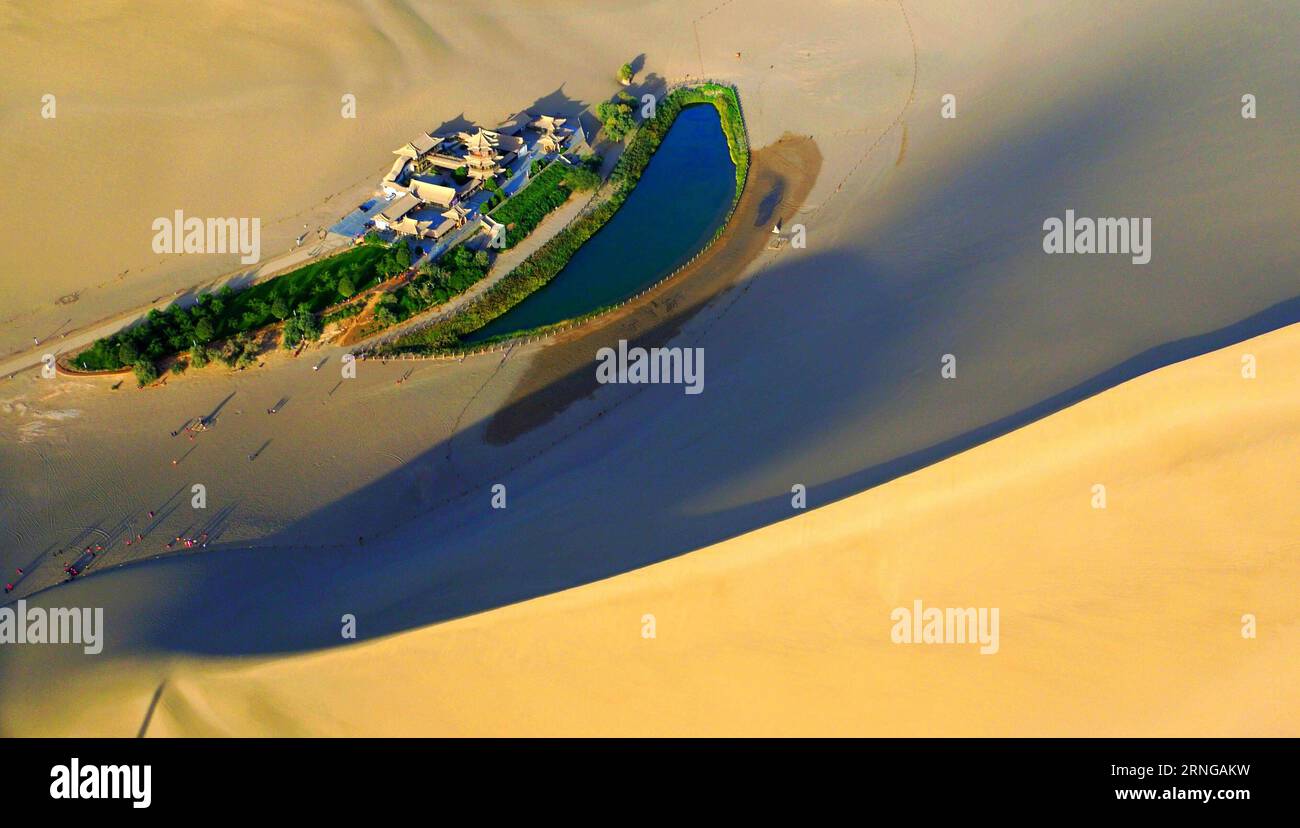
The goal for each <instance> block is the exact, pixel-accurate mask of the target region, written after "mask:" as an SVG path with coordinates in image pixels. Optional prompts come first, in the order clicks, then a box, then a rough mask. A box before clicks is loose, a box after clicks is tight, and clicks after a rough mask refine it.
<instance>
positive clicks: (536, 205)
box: [488, 161, 600, 247]
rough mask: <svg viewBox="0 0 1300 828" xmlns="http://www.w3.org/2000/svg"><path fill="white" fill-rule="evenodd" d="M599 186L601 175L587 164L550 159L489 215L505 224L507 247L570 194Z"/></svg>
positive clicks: (530, 230)
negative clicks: (574, 164)
mask: <svg viewBox="0 0 1300 828" xmlns="http://www.w3.org/2000/svg"><path fill="white" fill-rule="evenodd" d="M598 186H600V176H599V175H597V174H596V173H595V172H594V171H593V170H591V169H589V168H588V167H587V166H586V165H583V166H576V167H575V166H570V165H569V164H566V163H565V162H563V161H552V162H551V165H550V166H548V167H547V168H546V169H544V170H542V172H541V173H540V174H538V175H536V176H534V177H533V180H532V181H529V182H528V186H526V187H524V188H523V189H522V190H520V191H519V192H517V193H515V194H514V196H512V197H511V198H510V200H509V201H507V202H506V203H505V204H502V205H501V206H500V207H498V208H496V209H495V210H493V211H492V212H491V213H489V214H488V215H490V216H491V217H492V219H493V221H498V222H500V223H502V224H504V225H505V226H506V247H514V246H515V245H516V244H518V243H519V242H520V241H521V240H522V239H523V238H524V237H525V236H527V235H528V234H529V233H531V232H533V230H534V229H536V227H537V225H538V224H541V222H542V219H543V218H545V217H546V214H547V213H550V212H551V211H552V210H555V209H557V208H558V207H559V206H560V205H561V204H563V203H564V202H565V201H567V200H568V198H569V196H570V195H571V194H573V193H574V192H577V191H579V190H594V189H596V187H598Z"/></svg>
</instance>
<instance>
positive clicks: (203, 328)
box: [194, 300, 220, 345]
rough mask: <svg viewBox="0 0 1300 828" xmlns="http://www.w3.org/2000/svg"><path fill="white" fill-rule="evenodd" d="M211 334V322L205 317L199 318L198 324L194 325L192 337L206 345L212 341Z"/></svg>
mask: <svg viewBox="0 0 1300 828" xmlns="http://www.w3.org/2000/svg"><path fill="white" fill-rule="evenodd" d="M217 301H220V300H217ZM212 336H213V330H212V322H211V321H209V320H207V319H200V320H199V324H197V325H195V326H194V338H195V339H196V340H198V341H199V342H202V343H203V344H205V345H206V344H207V343H209V342H211V341H212Z"/></svg>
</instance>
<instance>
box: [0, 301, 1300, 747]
mask: <svg viewBox="0 0 1300 828" xmlns="http://www.w3.org/2000/svg"><path fill="white" fill-rule="evenodd" d="M1246 354H1250V355H1253V356H1254V358H1255V360H1256V364H1257V366H1258V377H1257V378H1255V379H1245V378H1243V376H1242V374H1241V370H1240V369H1241V363H1242V358H1243V356H1244V355H1246ZM1297 456H1300V325H1293V326H1290V327H1288V328H1284V329H1280V330H1277V331H1274V332H1271V333H1268V334H1265V335H1263V336H1260V337H1257V338H1254V339H1251V340H1247V341H1246V342H1243V343H1240V344H1237V345H1233V346H1230V347H1228V348H1224V349H1222V350H1219V351H1215V352H1212V353H1208V354H1205V355H1203V356H1199V357H1196V358H1194V359H1191V360H1188V361H1185V362H1181V363H1177V364H1175V365H1172V366H1169V367H1167V368H1164V369H1161V370H1159V371H1156V372H1153V373H1150V374H1147V375H1145V376H1142V377H1140V378H1138V379H1135V380H1132V381H1130V382H1127V383H1124V384H1123V385H1120V386H1117V387H1115V388H1113V389H1110V390H1108V391H1105V392H1103V393H1102V394H1100V395H1098V396H1096V397H1093V398H1091V399H1088V400H1086V401H1084V402H1081V403H1079V404H1077V405H1074V406H1072V407H1070V408H1068V409H1066V410H1064V411H1061V412H1059V413H1057V414H1053V415H1051V416H1049V417H1047V418H1045V419H1042V420H1039V421H1038V422H1035V423H1033V424H1031V425H1029V426H1026V427H1025V428H1022V429H1020V430H1018V431H1015V432H1012V433H1010V434H1008V435H1006V436H1004V437H1001V438H999V439H996V440H994V441H992V442H989V443H986V444H983V445H981V446H978V447H976V448H973V449H971V450H969V451H966V452H964V453H962V454H959V455H956V456H954V457H952V458H950V459H947V460H945V461H943V462H940V463H938V464H936V465H934V466H930V467H928V468H925V469H922V470H920V471H918V472H915V473H913V474H910V475H908V476H906V477H903V478H899V479H897V480H895V481H892V482H890V483H887V484H885V485H882V486H880V487H878V488H875V489H871V490H868V491H865V492H862V493H860V494H857V495H854V496H852V497H849V498H847V499H845V500H841V501H839V502H836V503H832V504H830V505H827V506H824V507H822V508H817V509H813V510H811V511H808V512H807V513H802V514H799V515H797V516H796V517H792V518H790V519H787V520H785V521H783V522H781V523H778V524H774V525H771V526H768V527H765V528H761V529H758V530H755V531H753V532H750V533H747V534H744V535H741V536H739V537H736V538H733V539H731V540H727V541H724V542H722V543H719V544H716V545H714V546H710V547H707V548H705V549H701V550H699V551H697V552H695V553H692V554H689V555H685V556H682V557H679V558H675V559H672V560H668V561H665V562H663V563H659V564H656V565H653V566H649V567H646V568H644V569H640V570H636V571H633V572H630V573H627V574H624V575H620V576H617V577H614V578H611V579H607V580H605V581H601V582H597V583H593V584H588V585H586V586H582V587H578V588H575V589H571V590H568V591H565V592H560V593H555V594H552V595H548V596H545V597H542V598H537V599H534V600H531V601H527V602H524V603H520V604H515V605H511V606H508V607H505V608H502V609H498V610H494V611H490V612H486V613H482V614H479V615H474V616H470V617H466V618H462V619H458V620H455V621H451V622H447V623H443V624H438V625H434V626H431V627H427V628H423V629H419V630H415V631H411V632H407V633H401V634H398V635H394V636H390V637H388V638H383V639H379V640H375V641H371V642H367V643H364V644H359V645H356V646H353V647H347V648H342V649H335V650H328V651H321V652H316V653H312V654H307V655H299V656H293V657H285V658H279V659H262V660H247V661H240V660H217V661H201V660H188V661H184V662H177V663H176V664H175V666H173V667H167V666H166V665H161V664H153V665H145V664H143V663H142V664H137V665H136V666H134V667H132V668H130V669H132V670H133V671H134V672H135V674H136V676H137V677H138V681H137V684H136V686H135V688H134V689H127V688H122V689H121V690H106V691H105V692H102V693H97V694H96V697H95V698H93V699H90V700H89V701H88V704H89V705H90V706H89V708H88V709H87V710H85V711H84V715H85V716H86V717H88V719H90V720H93V721H96V722H99V723H100V725H101V726H104V725H105V723H113V726H116V727H128V726H129V727H136V726H138V722H139V720H140V713H141V712H142V711H144V710H145V709H146V706H147V704H148V701H149V697H150V696H151V695H152V694H153V693H154V690H155V686H156V684H157V681H158V677H159V676H160V675H163V674H167V684H166V688H165V692H163V693H162V694H160V697H159V699H158V703H157V705H156V709H155V710H154V712H153V714H152V717H151V721H150V724H149V729H148V732H149V735H153V736H164V735H165V736H177V735H222V734H225V735H360V734H364V735H424V734H429V735H463V736H468V735H475V736H482V735H513V736H533V735H538V736H540V735H559V734H565V735H656V736H662V735H686V734H692V735H737V734H746V735H778V736H792V735H888V736H902V735H911V736H958V735H961V736H978V735H995V734H996V735H1002V736H1011V735H1022V736H1023V735H1036V736H1041V735H1061V736H1106V735H1120V734H1123V735H1129V736H1225V735H1239V736H1246V735H1249V736H1278V735H1295V734H1297V733H1300V705H1297V704H1296V703H1295V702H1296V697H1295V694H1296V691H1295V688H1296V687H1297V686H1300V662H1297V661H1296V660H1295V659H1294V657H1293V654H1294V653H1295V652H1296V650H1297V647H1300V610H1297V602H1296V600H1295V599H1296V598H1297V592H1298V591H1300V587H1297V584H1300V554H1297V553H1300V537H1298V536H1297V533H1296V527H1298V526H1300V500H1297V498H1296V497H1295V492H1296V491H1297V489H1298V488H1300V467H1298V466H1297V465H1296V463H1295V458H1296V457H1297ZM1096 483H1101V484H1103V485H1105V486H1106V487H1107V505H1106V508H1105V509H1095V508H1093V507H1092V504H1091V500H1092V497H1093V491H1092V487H1093V485H1094V484H1096ZM914 599H921V600H922V601H923V602H924V603H925V604H926V605H927V606H937V607H946V606H957V607H967V606H973V607H998V608H1000V613H1001V625H1000V626H1001V635H1000V649H999V652H997V653H996V654H992V655H980V654H979V652H978V651H977V649H976V648H975V647H967V646H962V645H933V646H908V645H898V644H893V643H891V641H890V628H891V626H892V622H891V620H890V612H891V610H892V608H894V607H898V606H911V604H912V601H913V600H914ZM647 614H652V615H653V616H654V621H655V627H656V629H655V632H656V636H655V637H654V638H645V637H643V635H642V632H643V625H644V624H645V623H646V620H647V619H645V618H644V616H645V615H647ZM1247 614H1252V615H1254V616H1255V618H1256V620H1257V624H1258V631H1257V637H1256V638H1253V639H1252V638H1246V637H1243V635H1242V625H1243V624H1242V622H1243V619H1242V616H1244V615H1247ZM359 623H360V624H364V623H365V622H364V619H361V620H360V621H359ZM117 675H118V676H119V677H120V676H121V673H120V672H119V673H117ZM24 699H25V701H24V702H23V703H22V704H21V705H16V707H19V708H23V707H25V708H28V709H27V711H26V713H27V715H28V716H29V717H30V718H23V717H22V714H21V712H20V711H19V710H14V711H12V712H11V713H10V716H11V717H12V718H11V723H12V722H17V721H23V722H24V723H25V724H26V725H27V726H28V727H37V725H36V722H37V721H38V720H42V719H43V720H44V723H45V724H44V726H53V727H55V728H56V729H57V728H59V727H60V724H59V722H63V723H64V724H66V719H59V718H57V717H56V719H55V720H51V718H50V716H49V714H50V712H51V711H52V710H53V709H55V708H57V707H59V706H62V707H63V709H65V710H66V709H68V708H67V706H66V704H65V701H66V700H62V699H60V698H59V697H58V694H57V693H56V694H54V696H52V697H51V696H45V695H43V696H42V697H41V700H40V701H36V700H35V694H24ZM42 711H43V712H44V714H45V715H44V716H42ZM85 724H86V722H85V721H82V722H81V726H83V727H84V726H85Z"/></svg>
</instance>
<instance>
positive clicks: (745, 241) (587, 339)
mask: <svg viewBox="0 0 1300 828" xmlns="http://www.w3.org/2000/svg"><path fill="white" fill-rule="evenodd" d="M821 165H822V155H821V152H820V151H819V150H818V148H817V144H816V143H815V142H814V141H813V140H812V139H811V138H810V137H806V136H796V135H791V134H788V133H787V134H786V135H783V136H782V137H781V138H780V139H779V140H778V141H777V142H776V143H774V144H770V145H768V146H766V147H764V148H762V149H760V150H756V151H755V152H754V153H753V156H752V158H751V161H750V178H749V182H748V184H747V185H746V186H745V191H744V193H742V194H741V197H740V201H739V203H738V204H737V205H736V212H735V214H734V215H733V216H732V218H731V222H730V223H729V224H728V225H727V228H726V229H725V230H724V231H723V233H722V236H721V237H720V238H719V239H718V240H717V241H716V242H714V243H713V245H711V246H710V247H709V248H708V249H707V250H705V251H704V253H703V254H701V256H700V257H699V258H698V259H696V260H695V261H694V262H693V263H692V264H690V265H688V266H687V267H686V268H684V269H683V270H682V271H681V272H680V273H679V274H678V275H677V276H676V277H674V278H673V279H671V280H669V281H667V282H665V283H664V284H662V285H661V286H659V287H658V288H656V289H654V290H652V291H650V292H649V293H647V294H646V295H645V296H643V297H641V298H639V299H637V300H635V301H632V302H629V303H628V304H627V305H625V306H623V307H622V308H619V309H618V310H616V311H614V312H612V313H610V314H609V315H607V316H604V317H601V318H599V319H597V320H594V321H592V322H591V323H590V324H588V325H584V326H582V327H579V328H577V329H575V330H573V331H571V332H569V333H566V334H562V335H560V336H559V337H557V338H556V339H555V340H554V341H552V342H550V343H548V344H547V345H546V346H545V347H544V350H543V351H542V353H541V354H540V355H539V356H538V358H537V360H536V361H535V363H534V365H533V366H532V367H531V368H530V369H529V371H528V373H527V374H525V375H524V376H523V378H522V379H520V381H519V383H518V384H517V385H516V386H515V388H514V390H513V391H512V392H511V395H510V398H509V400H508V402H507V403H506V404H505V406H503V407H502V408H501V410H500V411H498V412H497V413H496V415H495V416H493V418H492V420H491V421H490V422H489V423H488V427H487V432H486V435H485V438H486V440H487V442H488V443H489V444H491V445H505V444H507V443H509V442H511V441H512V440H514V439H515V438H517V437H519V436H521V435H523V434H526V433H527V432H529V431H531V430H533V429H535V428H538V427H539V426H542V425H544V424H546V423H547V422H549V421H550V420H552V419H553V418H554V417H555V416H556V415H557V414H559V413H560V412H562V411H564V410H565V409H566V408H568V407H569V406H570V405H572V404H573V403H574V402H576V401H578V400H580V399H583V398H585V397H589V396H591V395H592V394H594V393H595V391H596V389H597V388H599V384H598V383H597V382H596V374H595V370H594V361H595V353H596V351H597V350H598V349H600V348H603V347H607V346H608V347H614V346H616V345H617V344H618V341H619V340H620V339H625V340H627V341H628V343H629V346H630V347H635V346H639V347H646V348H651V347H657V346H661V345H663V344H664V343H666V342H668V341H669V340H671V339H672V338H673V337H674V336H676V335H677V334H678V332H679V331H681V329H682V327H683V325H685V324H686V322H687V321H689V320H690V319H691V318H693V317H694V316H695V315H696V314H697V313H699V312H700V311H701V310H702V309H703V308H704V307H706V306H707V305H708V304H709V303H710V302H712V301H713V300H714V299H716V298H717V297H718V296H720V295H722V294H723V293H724V292H725V291H726V290H728V289H729V288H731V287H733V286H735V285H736V284H738V283H739V281H740V279H741V276H742V274H743V273H744V271H745V269H746V268H747V267H748V266H749V264H750V263H751V262H753V261H754V259H756V258H757V257H758V255H759V254H760V253H762V252H763V249H764V248H765V247H766V246H767V243H768V241H769V240H770V239H771V238H772V234H771V226H772V224H773V223H774V222H775V221H776V220H784V219H789V218H791V217H793V216H795V215H796V214H798V212H799V211H800V210H801V209H802V207H803V205H804V201H805V199H807V197H808V193H809V192H810V191H811V190H812V187H813V184H814V183H815V182H816V180H817V175H818V173H819V172H820V171H821Z"/></svg>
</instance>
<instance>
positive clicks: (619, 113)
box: [596, 101, 636, 141]
mask: <svg viewBox="0 0 1300 828" xmlns="http://www.w3.org/2000/svg"><path fill="white" fill-rule="evenodd" d="M596 117H597V118H600V122H601V124H603V125H604V127H605V134H607V135H608V136H609V138H610V140H611V141H621V140H623V137H624V136H625V135H627V134H628V133H629V132H631V131H632V127H634V126H636V121H635V120H633V118H632V107H631V106H629V105H628V104H626V103H624V102H622V101H620V102H618V103H613V102H608V101H607V102H605V103H602V104H600V105H599V106H597V107H596Z"/></svg>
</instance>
